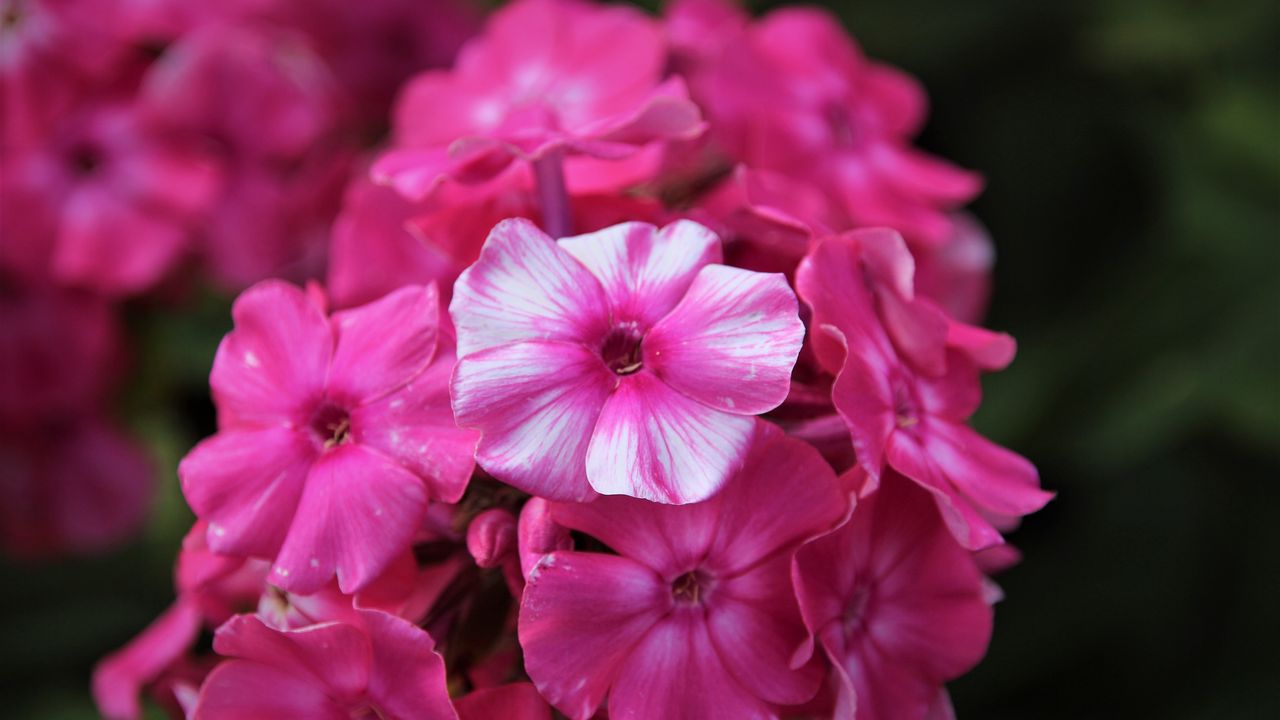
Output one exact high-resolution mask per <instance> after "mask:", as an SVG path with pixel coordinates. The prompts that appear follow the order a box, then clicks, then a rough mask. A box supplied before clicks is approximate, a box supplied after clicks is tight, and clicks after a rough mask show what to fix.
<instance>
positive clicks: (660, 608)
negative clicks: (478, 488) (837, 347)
mask: <svg viewBox="0 0 1280 720" xmlns="http://www.w3.org/2000/svg"><path fill="white" fill-rule="evenodd" d="M847 507H848V500H847V498H846V496H845V495H844V494H843V493H842V492H841V490H840V488H839V486H838V484H837V482H836V478H835V475H834V474H833V473H832V471H831V469H830V467H828V466H827V464H826V463H825V462H823V461H822V458H821V457H819V456H818V454H817V452H816V451H814V450H813V449H812V448H810V447H809V446H807V445H805V444H804V443H802V442H800V441H798V440H794V439H791V438H788V437H786V436H784V435H783V434H782V433H781V432H780V431H779V430H778V429H777V428H776V427H774V426H772V425H769V424H768V423H765V422H763V421H755V427H754V436H753V439H752V444H751V448H750V450H749V451H748V453H747V457H746V461H745V462H744V463H743V469H742V470H741V472H739V473H738V474H737V475H736V476H735V477H734V478H733V479H732V480H730V481H729V482H728V483H727V484H726V485H725V487H724V489H723V490H721V492H720V493H719V494H717V495H715V496H714V497H713V498H711V499H710V500H707V501H705V502H701V503H696V504H692V505H684V506H678V507H677V506H670V505H656V504H652V503H648V502H645V501H642V500H636V499H632V498H600V499H598V500H596V501H594V502H591V503H586V504H570V503H554V504H552V506H551V514H552V517H553V518H554V519H555V521H556V522H557V523H560V524H562V525H564V526H565V527H567V528H570V529H572V530H577V531H579V532H582V533H585V534H587V535H590V536H592V537H595V538H596V539H598V540H600V541H601V542H603V543H604V544H605V545H607V546H608V547H609V548H611V549H613V550H614V551H616V552H617V553H618V554H617V555H613V554H605V553H588V552H576V551H571V550H562V551H556V552H552V553H550V554H547V555H545V556H543V557H542V559H541V560H540V561H539V562H538V564H537V565H536V566H535V567H534V568H533V570H532V571H531V572H530V573H529V582H528V585H527V587H526V588H525V592H524V598H523V600H522V602H521V606H520V626H519V634H520V644H521V646H522V647H523V648H524V652H525V666H526V668H527V669H528V671H529V676H530V677H531V678H532V679H533V682H534V684H535V685H536V686H537V687H538V690H539V692H541V693H542V696H543V697H545V698H546V699H547V700H548V701H549V702H551V704H552V705H554V706H555V707H556V708H557V709H558V710H560V711H561V712H563V713H565V714H566V715H568V716H569V717H571V718H575V720H585V719H586V718H589V717H592V716H593V715H594V714H595V712H596V710H597V708H598V707H599V706H600V704H601V703H602V702H603V701H604V698H605V695H606V694H608V697H609V699H608V712H609V715H610V717H661V718H669V719H671V720H677V719H679V718H691V719H694V718H698V719H700V718H709V717H726V718H728V717H732V718H770V717H777V714H776V712H775V711H774V710H773V708H772V706H773V705H795V704H799V703H802V702H805V701H807V700H809V699H810V698H811V697H813V695H814V693H816V692H817V690H818V686H819V684H820V682H821V677H822V674H823V667H822V664H821V663H820V662H817V661H815V662H812V663H808V664H800V665H796V666H795V667H793V663H792V662H791V657H792V654H793V652H794V651H795V649H796V648H797V647H798V646H799V645H800V643H801V642H802V641H803V639H804V636H805V632H804V628H803V625H802V624H801V620H800V616H799V613H798V612H797V607H796V600H795V597H794V593H793V592H792V588H791V582H790V577H789V572H790V565H791V556H792V552H793V551H794V549H795V548H796V547H797V546H798V545H799V544H800V543H801V542H803V541H805V540H806V539H808V538H810V537H812V536H814V535H815V534H818V533H822V532H824V531H826V530H828V529H830V528H831V527H832V525H834V524H835V522H836V521H837V520H838V519H839V518H840V517H842V516H843V515H844V513H845V512H846V508H847Z"/></svg>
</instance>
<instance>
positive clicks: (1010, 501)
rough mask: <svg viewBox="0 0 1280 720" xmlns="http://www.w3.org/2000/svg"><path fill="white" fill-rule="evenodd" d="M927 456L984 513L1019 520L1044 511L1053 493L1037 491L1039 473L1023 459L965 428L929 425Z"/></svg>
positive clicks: (960, 426)
mask: <svg viewBox="0 0 1280 720" xmlns="http://www.w3.org/2000/svg"><path fill="white" fill-rule="evenodd" d="M930 430H931V435H930V437H931V439H932V438H937V441H936V442H929V443H928V444H927V446H926V447H927V448H928V452H929V454H930V455H932V456H933V459H934V460H935V461H936V462H937V463H938V466H939V467H940V468H942V472H943V473H945V474H946V476H947V478H948V479H949V480H951V482H952V483H953V484H954V485H955V487H956V489H958V490H959V491H960V492H961V493H963V494H964V495H965V496H966V497H968V498H970V499H971V500H972V501H973V502H974V503H975V504H976V505H977V506H978V507H980V508H982V509H983V510H984V511H987V512H990V513H994V514H996V515H1009V516H1014V517H1020V516H1022V515H1027V514H1029V513H1033V512H1035V511H1037V510H1039V509H1040V508H1042V507H1044V505H1045V503H1047V502H1049V500H1050V499H1052V498H1053V493H1051V492H1047V491H1045V490H1041V489H1040V473H1038V472H1037V471H1036V468H1035V466H1034V465H1032V464H1031V463H1030V462H1029V461H1028V460H1027V459H1026V458H1024V457H1022V456H1021V455H1018V454H1017V453H1015V452H1012V451H1010V450H1007V449H1005V448H1003V447H1000V446H999V445H997V444H995V443H993V442H991V441H990V440H988V439H986V438H985V437H983V436H982V435H980V434H978V433H977V432H975V431H974V430H973V428H970V427H968V426H967V425H958V424H951V423H946V422H938V423H934V424H932V425H930Z"/></svg>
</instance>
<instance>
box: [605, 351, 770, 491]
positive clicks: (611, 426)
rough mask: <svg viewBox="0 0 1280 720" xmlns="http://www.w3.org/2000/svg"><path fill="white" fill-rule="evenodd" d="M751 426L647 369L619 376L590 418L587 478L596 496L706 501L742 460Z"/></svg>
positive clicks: (750, 420) (739, 416) (742, 419)
mask: <svg viewBox="0 0 1280 720" xmlns="http://www.w3.org/2000/svg"><path fill="white" fill-rule="evenodd" d="M784 394H785V393H784ZM753 426H754V421H753V419H752V418H750V417H744V416H741V415H731V414H729V413H724V412H720V411H719V410H714V409H712V408H710V407H708V406H706V405H703V404H701V403H698V402H696V401H694V400H691V399H689V398H688V397H686V396H685V395H682V394H680V393H679V392H676V391H675V390H673V389H671V388H670V387H668V386H667V385H666V383H664V382H663V381H661V380H659V379H658V378H657V377H656V376H654V375H653V374H651V373H649V372H639V373H636V374H633V375H626V376H622V377H621V378H620V382H619V383H618V388H617V390H615V391H614V393H613V395H612V396H611V397H609V399H608V401H607V402H606V403H605V404H604V408H603V409H602V410H601V411H600V418H599V420H598V421H597V422H596V426H595V433H594V435H593V436H592V437H591V445H590V447H589V448H588V449H587V458H586V461H587V478H588V479H589V481H590V482H591V487H593V488H594V489H595V490H596V492H599V493H600V494H602V495H628V496H630V497H637V498H643V499H645V500H652V501H654V502H660V503H671V504H675V505H682V504H685V503H691V502H697V501H699V500H704V499H706V498H708V497H710V496H712V495H714V494H715V493H716V491H718V490H719V489H720V488H721V486H723V485H724V483H725V482H726V481H727V480H728V479H729V477H730V476H731V475H732V474H733V473H734V472H735V471H736V470H737V469H738V468H739V467H740V466H741V463H742V456H743V454H744V453H745V452H746V450H747V446H748V444H749V442H750V440H751V432H752V428H753Z"/></svg>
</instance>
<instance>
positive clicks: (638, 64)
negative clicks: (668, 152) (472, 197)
mask: <svg viewBox="0 0 1280 720" xmlns="http://www.w3.org/2000/svg"><path fill="white" fill-rule="evenodd" d="M666 57H667V56H666V44H665V41H664V39H663V33H662V28H661V26H660V25H659V23H658V22H657V21H655V20H653V19H651V18H649V17H646V16H645V15H644V14H643V13H642V12H640V11H638V10H636V9H633V8H627V7H621V6H596V5H591V4H588V3H583V2H578V1H577V0H518V1H517V2H514V3H511V4H510V5H507V6H506V7H504V8H502V9H500V10H498V11H497V12H495V13H494V14H493V15H492V16H490V18H489V21H488V24H487V25H486V28H485V31H484V33H483V34H482V35H481V36H480V37H478V38H476V39H475V40H472V41H471V42H470V43H468V44H467V45H466V46H465V47H464V48H463V49H462V52H461V53H460V55H459V57H458V61H457V63H456V65H455V67H454V68H453V69H452V70H450V71H429V72H426V73H423V74H422V75H419V76H418V77H417V78H415V79H413V80H412V81H410V83H409V84H408V85H407V86H406V87H405V89H404V90H403V91H402V93H401V96H400V99H399V101H398V102H397V107H396V110H395V124H394V125H395V147H394V148H393V149H392V150H391V151H390V152H388V153H387V154H385V155H383V157H382V158H381V159H380V160H379V161H378V162H377V163H376V164H375V166H374V168H373V172H374V175H375V176H377V177H379V178H381V179H383V180H386V181H388V182H391V183H392V184H394V185H395V187H396V188H397V189H399V190H400V191H401V192H402V193H404V194H405V195H407V196H409V197H414V198H420V197H423V196H425V195H427V194H428V193H430V192H431V191H432V190H434V189H435V187H436V186H437V184H438V183H439V182H440V181H441V180H443V179H444V178H446V177H453V178H457V179H461V180H464V181H480V180H487V179H489V178H492V177H493V176H494V175H496V174H497V173H499V172H501V171H502V170H504V169H506V168H507V166H509V165H510V164H511V162H512V161H513V160H515V159H516V158H526V159H529V160H534V161H538V160H542V159H544V158H549V157H551V156H552V155H557V157H556V158H552V159H553V160H554V163H553V165H557V164H558V163H559V159H558V154H569V155H578V154H583V155H588V156H592V157H599V158H605V159H610V160H614V159H621V158H624V157H627V156H629V155H632V154H634V153H635V152H636V151H637V150H639V149H641V148H642V147H644V146H645V145H646V144H648V143H651V142H654V141H660V140H667V139H676V138H686V137H691V136H693V135H696V134H697V133H699V132H701V130H702V123H701V118H700V114H699V112H698V108H697V106H696V105H694V104H693V103H692V102H691V101H689V99H688V97H687V93H686V91H685V87H684V84H683V82H682V81H680V80H679V79H676V78H672V79H668V80H664V79H663V75H664V73H665V72H666V68H665V65H666ZM548 170H549V171H553V172H557V170H555V168H554V167H548Z"/></svg>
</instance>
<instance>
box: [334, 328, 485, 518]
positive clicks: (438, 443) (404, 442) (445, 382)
mask: <svg viewBox="0 0 1280 720" xmlns="http://www.w3.org/2000/svg"><path fill="white" fill-rule="evenodd" d="M453 365H454V356H453V352H452V351H451V350H445V351H442V352H441V353H440V354H438V355H437V356H436V358H435V361H434V362H432V363H431V365H430V366H429V367H427V369H426V370H424V371H422V372H421V373H419V374H418V375H417V376H416V377H414V378H413V379H412V380H410V381H409V384H408V385H405V386H404V387H401V388H400V389H399V390H398V391H396V392H394V393H392V394H390V395H387V396H385V397H383V398H382V399H381V400H378V401H377V402H374V403H371V404H368V405H363V406H361V407H358V408H356V409H354V410H352V412H351V425H352V432H353V436H354V437H355V440H356V442H358V443H360V444H361V445H366V446H368V447H371V448H374V449H376V450H378V451H379V452H381V453H382V454H383V455H386V456H387V457H389V458H391V459H392V460H395V461H396V462H397V463H399V464H400V465H402V466H404V467H405V468H406V469H408V470H409V471H410V472H412V473H414V474H415V475H417V476H418V477H420V478H422V480H423V481H425V482H426V483H427V488H428V489H429V490H430V491H431V497H432V498H433V499H436V500H442V501H444V502H450V503H452V502H457V501H458V500H459V499H461V497H462V493H463V492H465V491H466V489H467V481H468V480H470V479H471V472H472V470H474V469H475V447H476V440H477V439H479V436H478V435H477V434H476V432H475V431H474V430H464V429H462V428H460V427H458V425H457V423H456V422H454V419H453V408H452V407H451V406H450V400H449V376H450V375H451V374H452V373H453Z"/></svg>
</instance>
